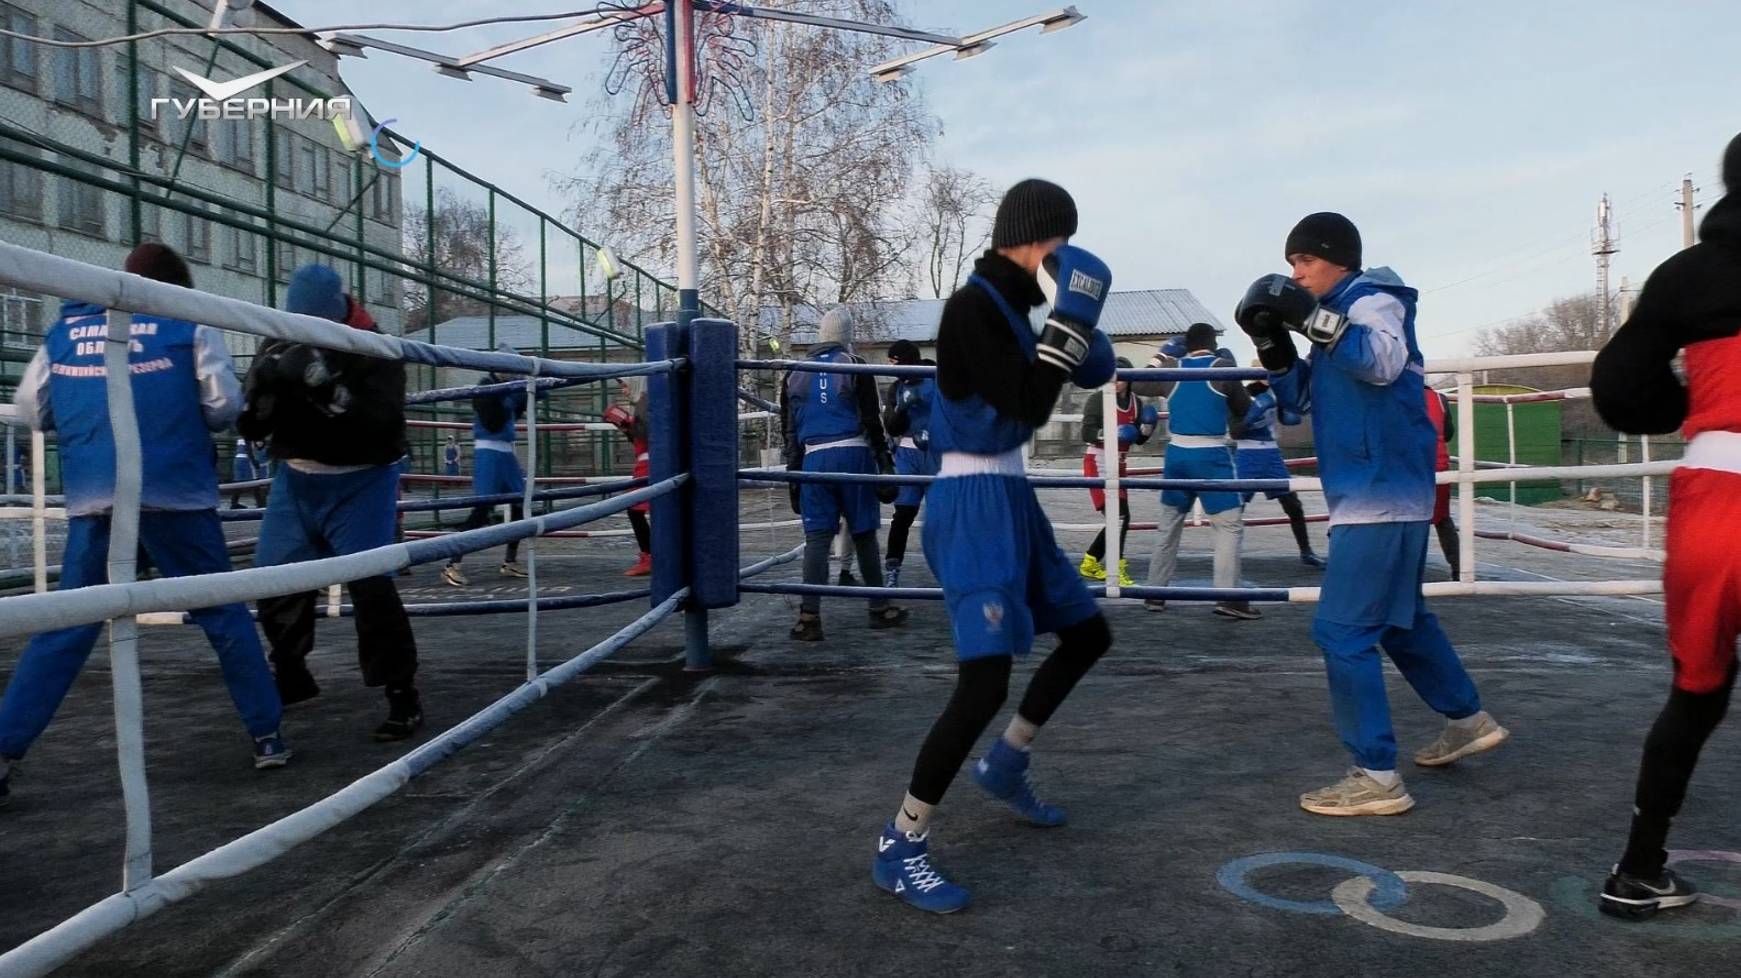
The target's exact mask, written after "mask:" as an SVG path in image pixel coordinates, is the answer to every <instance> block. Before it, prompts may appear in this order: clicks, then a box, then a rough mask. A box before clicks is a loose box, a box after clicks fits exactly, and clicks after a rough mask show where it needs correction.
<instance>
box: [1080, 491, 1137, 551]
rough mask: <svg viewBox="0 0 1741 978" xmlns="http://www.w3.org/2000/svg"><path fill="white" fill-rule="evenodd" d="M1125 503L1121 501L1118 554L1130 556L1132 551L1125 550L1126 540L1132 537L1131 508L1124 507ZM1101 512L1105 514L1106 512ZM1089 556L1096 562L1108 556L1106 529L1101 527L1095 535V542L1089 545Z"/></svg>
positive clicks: (1119, 508)
mask: <svg viewBox="0 0 1741 978" xmlns="http://www.w3.org/2000/svg"><path fill="white" fill-rule="evenodd" d="M1123 502H1124V501H1123V500H1119V503H1120V505H1119V507H1118V552H1119V553H1121V554H1128V553H1130V551H1128V550H1126V549H1124V538H1125V537H1127V536H1129V535H1130V507H1129V506H1125V505H1123ZM1099 512H1102V513H1104V512H1105V510H1100V511H1099ZM1088 556H1090V557H1093V558H1094V559H1095V560H1099V559H1100V558H1102V557H1104V556H1106V527H1104V526H1103V527H1101V528H1100V532H1099V533H1097V534H1095V537H1094V542H1093V543H1091V544H1089V545H1088Z"/></svg>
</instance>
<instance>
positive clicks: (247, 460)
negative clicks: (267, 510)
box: [230, 438, 261, 509]
mask: <svg viewBox="0 0 1741 978" xmlns="http://www.w3.org/2000/svg"><path fill="white" fill-rule="evenodd" d="M257 478H259V476H257V475H255V474H254V453H253V451H252V450H251V449H249V447H248V439H246V438H237V439H236V451H235V453H234V454H233V456H232V457H231V459H230V479H231V481H233V482H253V481H254V480H255V479H257ZM244 491H245V492H248V493H250V494H251V495H253V496H254V506H255V508H259V506H260V498H261V497H260V491H259V490H258V489H248V490H243V489H239V488H238V489H232V490H230V508H231V509H241V508H242V493H243V492H244Z"/></svg>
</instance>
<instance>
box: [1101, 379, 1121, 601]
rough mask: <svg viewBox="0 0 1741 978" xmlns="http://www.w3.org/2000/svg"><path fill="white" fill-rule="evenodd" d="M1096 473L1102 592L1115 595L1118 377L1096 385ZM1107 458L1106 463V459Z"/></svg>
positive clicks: (1118, 460) (1117, 573) (1117, 560)
mask: <svg viewBox="0 0 1741 978" xmlns="http://www.w3.org/2000/svg"><path fill="white" fill-rule="evenodd" d="M1100 412H1101V414H1100V436H1101V445H1102V448H1101V452H1102V453H1103V454H1102V455H1101V465H1100V474H1101V475H1102V476H1104V477H1105V478H1106V490H1105V494H1104V495H1105V499H1106V596H1107V597H1109V598H1116V597H1118V596H1119V581H1120V575H1119V572H1118V562H1119V561H1120V560H1122V559H1124V554H1123V552H1122V548H1121V547H1120V546H1119V540H1118V526H1119V502H1118V486H1119V480H1118V470H1119V468H1120V467H1121V463H1122V462H1123V459H1122V458H1121V457H1120V456H1119V454H1118V378H1117V377H1116V376H1114V377H1113V379H1112V381H1111V382H1110V383H1108V384H1107V385H1106V386H1104V387H1102V388H1101V389H1100ZM1107 459H1111V460H1112V461H1111V462H1110V463H1108V462H1107V461H1106V460H1107Z"/></svg>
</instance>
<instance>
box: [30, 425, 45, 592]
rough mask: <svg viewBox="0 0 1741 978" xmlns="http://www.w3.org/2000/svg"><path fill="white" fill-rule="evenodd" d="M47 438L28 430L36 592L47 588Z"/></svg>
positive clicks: (34, 430) (31, 529)
mask: <svg viewBox="0 0 1741 978" xmlns="http://www.w3.org/2000/svg"><path fill="white" fill-rule="evenodd" d="M47 453H48V438H47V437H46V436H45V435H43V433H42V432H40V431H37V430H36V429H35V428H32V429H31V430H30V535H31V537H32V540H31V543H32V546H34V547H35V553H34V554H33V556H34V557H35V559H36V593H37V594H41V593H43V592H44V591H47V590H48V500H47V499H45V498H44V495H45V494H44V492H43V488H42V484H43V482H44V481H45V479H46V478H47V477H46V475H45V471H46V467H47V465H48V463H47V462H46V461H45V460H44V459H43V456H44V455H46V454H47Z"/></svg>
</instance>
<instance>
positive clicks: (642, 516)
mask: <svg viewBox="0 0 1741 978" xmlns="http://www.w3.org/2000/svg"><path fill="white" fill-rule="evenodd" d="M629 526H631V527H633V528H634V530H635V546H637V547H640V548H641V552H642V553H644V554H650V553H652V552H653V526H652V524H650V523H648V522H647V514H646V513H643V512H641V511H640V510H636V509H631V510H629Z"/></svg>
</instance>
